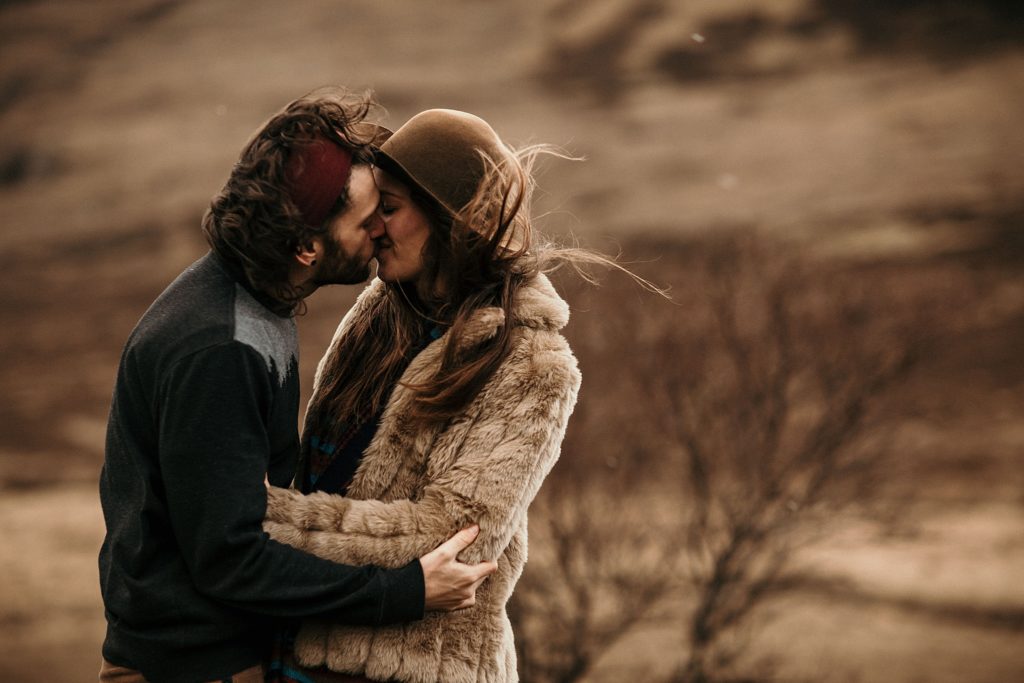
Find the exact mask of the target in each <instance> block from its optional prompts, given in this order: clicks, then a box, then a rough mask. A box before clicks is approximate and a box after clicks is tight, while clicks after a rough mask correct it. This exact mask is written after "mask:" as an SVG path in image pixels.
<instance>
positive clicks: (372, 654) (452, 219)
mask: <svg viewBox="0 0 1024 683" xmlns="http://www.w3.org/2000/svg"><path fill="white" fill-rule="evenodd" d="M536 151H537V150H536V149H533V150H527V151H526V152H523V153H515V152H512V151H511V150H510V149H509V148H507V147H506V146H505V145H504V144H503V143H502V142H501V140H500V139H499V138H498V136H497V135H496V134H495V132H494V131H493V130H492V129H491V127H490V126H489V125H488V124H487V123H486V122H484V121H483V120H482V119H479V118H477V117H475V116H472V115H470V114H466V113H462V112H456V111H450V110H430V111H426V112H423V113H421V114H419V115H417V116H415V117H414V118H412V119H411V120H410V121H409V122H408V123H406V124H405V125H404V126H402V128H401V129H399V130H398V131H397V132H396V133H395V134H394V135H393V136H392V137H391V138H390V139H388V140H387V141H386V142H384V144H383V146H382V154H381V158H380V160H379V167H378V168H377V169H376V170H375V176H376V180H377V183H378V187H379V189H380V191H381V211H382V213H383V215H384V219H385V224H386V230H385V235H384V236H383V237H382V238H381V241H380V243H379V251H378V257H377V258H378V264H379V265H378V272H377V274H378V279H377V280H375V281H374V282H373V283H372V284H371V285H369V286H368V287H367V289H366V290H365V291H364V292H363V293H362V295H361V296H360V297H359V300H358V301H357V302H356V304H355V306H354V307H353V308H352V310H351V311H349V312H348V314H347V315H346V316H345V318H344V319H343V320H342V322H341V325H340V326H339V328H338V331H337V333H336V334H335V337H334V340H333V342H332V343H331V346H330V348H329V350H328V352H327V354H326V355H325V356H324V358H323V360H322V361H321V362H320V366H319V367H318V369H317V376H316V380H315V385H314V393H313V398H312V399H311V401H310V405H309V410H308V413H307V418H306V426H305V432H304V439H303V441H304V443H303V459H302V461H301V464H300V469H299V473H298V476H297V478H296V479H297V482H298V484H299V486H300V488H301V489H302V491H304V492H307V493H308V492H313V493H311V494H310V495H303V494H301V493H299V492H298V491H294V490H284V489H277V488H271V489H270V492H269V496H268V498H269V507H268V513H267V521H266V524H265V527H266V529H267V530H268V531H269V532H270V534H271V535H272V537H273V538H275V539H277V540H280V541H283V542H285V543H289V544H291V545H294V546H296V547H299V548H302V549H305V550H308V551H310V552H313V553H315V554H317V555H319V556H321V557H325V558H328V559H331V560H335V561H339V562H345V563H348V564H355V565H362V564H374V565H378V566H384V567H396V566H402V565H405V564H406V563H408V562H410V561H411V560H413V559H415V558H417V557H420V556H422V555H423V554H425V553H426V552H429V551H430V550H432V549H433V548H435V547H436V546H437V545H438V544H439V543H441V542H443V541H444V540H445V539H447V538H449V537H450V536H451V535H452V534H453V533H455V532H456V531H458V530H459V529H462V528H464V527H466V526H468V525H470V524H478V525H479V527H480V533H479V536H478V537H477V539H476V541H475V542H474V543H473V544H472V545H471V546H469V548H467V549H466V550H465V551H464V552H463V553H462V556H461V558H460V559H462V560H463V561H465V562H479V561H482V560H495V559H496V560H497V562H498V570H497V572H496V573H495V574H494V575H492V576H491V577H490V578H489V579H487V581H485V582H484V583H483V584H482V585H481V586H480V587H479V589H478V591H477V597H476V604H475V606H473V607H470V608H468V609H465V610H461V611H458V612H449V613H437V612H431V613H428V614H427V615H426V616H425V617H424V619H423V620H422V621H419V622H415V623H412V624H406V625H402V626H393V627H383V628H375V629H370V628H353V627H346V626H343V625H340V624H331V623H304V624H303V625H302V627H301V629H300V630H299V632H298V635H297V637H296V640H295V644H294V655H295V659H296V660H297V661H298V662H300V663H301V664H302V665H303V666H306V667H313V668H314V669H315V668H316V667H321V668H323V667H326V668H327V669H330V670H332V671H336V672H344V673H348V674H357V675H361V676H366V677H368V678H367V679H365V680H373V681H393V680H394V681H408V682H414V683H427V682H431V683H433V682H434V681H446V682H447V681H495V682H504V681H515V680H517V678H518V677H517V674H516V662H515V650H514V647H513V641H512V631H511V627H510V624H509V620H508V617H507V615H506V613H505V603H506V602H507V601H508V599H509V596H510V595H511V593H512V588H513V586H514V584H515V582H516V580H517V579H518V578H519V575H520V573H521V572H522V569H523V564H524V562H525V560H526V540H527V539H526V510H527V507H528V506H529V504H530V502H531V501H532V500H533V498H534V496H535V495H536V493H537V490H538V489H539V488H540V485H541V482H542V481H543V479H544V477H545V476H546V475H547V473H548V471H549V470H550V469H551V467H552V465H554V463H555V460H556V459H557V458H558V453H559V448H560V444H561V441H562V437H563V435H564V432H565V427H566V423H567V422H568V419H569V415H570V413H571V412H572V409H573V406H574V404H575V402H576V393H577V391H578V389H579V385H580V375H579V371H578V369H577V366H576V360H575V358H574V357H573V355H572V352H571V351H570V350H569V347H568V345H567V343H566V341H565V339H564V338H563V337H562V336H561V334H560V333H559V330H560V329H561V328H562V327H563V326H564V325H565V324H566V322H567V320H568V317H569V310H568V307H567V306H566V304H565V302H564V301H562V299H561V298H559V296H558V294H557V293H556V292H555V290H554V288H553V287H552V286H551V283H550V282H549V281H548V279H547V278H546V277H545V276H544V275H543V274H542V271H543V270H544V269H545V268H546V267H547V266H548V265H550V264H551V263H553V262H555V261H558V260H561V261H565V260H569V261H572V260H574V259H575V258H577V257H578V254H579V252H575V251H571V250H554V249H547V250H537V249H534V248H533V246H532V236H531V229H530V218H529V195H530V190H531V179H530V165H531V160H532V158H533V156H535V154H536ZM332 494H343V496H344V497H342V495H332ZM304 675H307V676H308V677H309V678H310V679H311V680H317V678H316V674H313V673H311V672H309V671H307V672H306V674H304ZM296 678H297V679H298V676H296ZM327 680H329V679H327ZM339 680H340V679H339ZM349 680H364V679H349Z"/></svg>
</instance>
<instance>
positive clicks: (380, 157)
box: [374, 136, 458, 215]
mask: <svg viewBox="0 0 1024 683" xmlns="http://www.w3.org/2000/svg"><path fill="white" fill-rule="evenodd" d="M388 137H390V136H388ZM385 141H386V140H385ZM381 144H383V142H382V143H381ZM374 164H375V165H376V166H378V167H380V168H381V169H382V170H384V171H386V172H388V173H389V174H391V175H392V176H394V177H395V179H397V180H398V181H399V182H401V183H404V184H406V185H409V186H411V187H415V188H417V189H418V190H420V191H421V192H422V193H423V194H425V195H427V196H428V197H430V198H431V199H433V200H434V201H435V202H437V204H438V206H440V207H442V208H444V209H445V210H447V211H449V212H450V213H451V214H452V215H455V214H457V213H458V211H456V210H455V209H453V208H452V207H450V206H448V204H447V203H446V202H444V201H443V200H441V198H440V197H438V196H437V195H436V194H434V193H433V192H431V191H430V190H428V189H427V188H425V187H423V185H421V184H420V183H418V182H416V179H415V178H413V175H412V173H410V172H409V171H408V170H406V168H405V167H404V166H402V164H401V163H400V162H399V161H398V160H397V159H395V158H394V157H392V156H391V155H389V154H388V153H387V152H385V151H384V150H383V149H380V148H378V149H377V150H376V153H375V154H374Z"/></svg>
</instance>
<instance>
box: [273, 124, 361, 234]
mask: <svg viewBox="0 0 1024 683" xmlns="http://www.w3.org/2000/svg"><path fill="white" fill-rule="evenodd" d="M351 170H352V153H351V152H349V151H348V150H347V149H345V148H344V147H342V146H341V145H338V144H335V143H334V142H331V141H330V140H325V139H323V138H319V139H317V140H314V141H313V142H312V143H310V144H309V145H307V146H306V147H303V148H301V149H298V150H296V151H295V152H294V153H293V154H292V157H291V159H289V160H288V169H287V180H288V196H289V197H290V198H291V200H292V203H293V204H294V205H295V206H296V208H298V210H299V213H300V214H301V215H302V220H303V221H304V222H305V223H306V225H308V226H310V227H312V228H318V227H320V226H321V225H323V223H324V221H326V220H327V216H328V214H329V213H330V211H331V208H332V207H333V206H334V204H335V202H337V201H338V197H340V196H341V193H342V192H344V190H345V185H346V184H347V183H348V176H349V173H350V172H351Z"/></svg>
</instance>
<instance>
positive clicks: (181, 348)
mask: <svg viewBox="0 0 1024 683" xmlns="http://www.w3.org/2000/svg"><path fill="white" fill-rule="evenodd" d="M234 344H239V345H242V346H245V347H248V348H250V349H251V350H253V351H255V352H256V353H257V354H258V355H259V356H260V357H261V358H262V359H263V361H264V363H265V365H266V367H267V370H268V372H271V373H274V374H276V375H277V379H278V382H279V383H281V384H283V383H284V381H285V377H286V375H287V374H288V372H289V370H290V368H291V365H292V364H293V363H297V360H298V350H297V349H298V339H297V334H296V329H295V321H294V320H293V319H291V318H289V317H281V316H279V315H277V314H275V313H274V312H272V311H270V310H269V309H268V308H267V307H266V306H265V305H263V304H261V303H260V302H259V301H257V300H256V298H255V297H254V296H253V295H252V294H250V293H249V292H248V291H247V290H246V288H245V287H243V286H242V285H241V284H239V283H238V282H237V281H236V280H235V279H233V278H232V277H231V275H229V274H228V272H227V271H226V270H225V269H224V268H222V267H221V266H220V264H219V263H218V262H217V260H216V257H215V256H214V255H213V254H212V253H211V254H207V255H206V256H204V257H202V258H200V259H199V260H198V261H196V262H195V263H193V264H192V265H191V266H189V267H188V268H186V269H185V270H184V271H183V272H182V273H181V274H180V275H179V276H178V277H177V278H176V279H175V280H174V282H172V283H171V284H170V285H169V286H168V287H167V289H165V290H164V292H163V293H162V294H161V295H160V296H159V297H158V298H157V299H156V301H154V302H153V304H152V306H150V308H149V310H148V311H146V313H145V314H144V315H143V317H142V319H141V320H140V321H139V324H138V325H137V326H136V329H135V331H134V332H133V333H132V337H131V339H130V340H129V344H128V345H129V347H130V348H131V349H132V350H133V352H134V353H135V354H136V355H139V356H142V357H144V358H147V359H148V360H149V362H153V363H155V364H156V366H157V367H158V368H166V367H169V366H171V365H173V364H175V363H176V362H177V361H179V360H181V359H182V358H185V357H188V356H192V355H194V354H196V353H199V352H202V351H203V350H204V349H209V348H214V347H220V346H223V345H234Z"/></svg>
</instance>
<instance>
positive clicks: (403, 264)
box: [373, 168, 430, 282]
mask: <svg viewBox="0 0 1024 683" xmlns="http://www.w3.org/2000/svg"><path fill="white" fill-rule="evenodd" d="M373 177H374V180H375V181H376V182H377V189H379V190H380V212H381V215H382V216H383V217H384V234H383V235H382V236H381V237H380V238H379V240H378V242H377V277H379V278H380V279H381V280H384V281H385V282H415V281H416V280H417V278H419V276H420V274H421V273H422V272H423V252H424V250H425V247H426V244H427V238H428V237H429V236H430V220H429V219H428V218H427V215H426V214H425V213H424V212H423V210H422V209H420V207H419V206H417V205H416V204H415V203H414V202H413V201H412V198H411V197H410V195H409V188H408V186H407V185H405V183H402V182H400V181H398V180H397V179H396V178H395V177H394V176H392V175H391V174H390V173H388V172H386V171H382V170H381V169H379V168H375V169H373Z"/></svg>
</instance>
